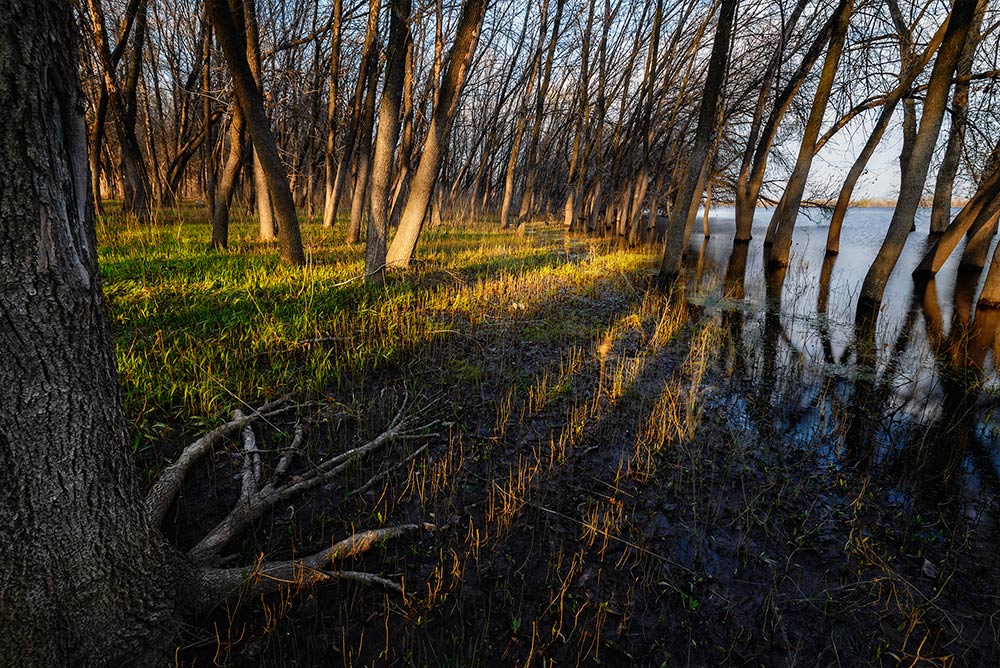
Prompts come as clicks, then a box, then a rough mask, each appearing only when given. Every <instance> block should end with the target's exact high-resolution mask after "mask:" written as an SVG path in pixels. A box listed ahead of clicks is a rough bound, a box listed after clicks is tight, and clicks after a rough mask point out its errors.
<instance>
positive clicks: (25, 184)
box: [0, 0, 179, 666]
mask: <svg viewBox="0 0 1000 668" xmlns="http://www.w3.org/2000/svg"><path fill="white" fill-rule="evenodd" d="M74 30H75V27H74V23H73V12H72V10H71V8H70V7H69V6H68V4H66V3H63V2H61V1H59V0H5V2H4V3H3V5H2V7H0V34H3V35H12V34H15V33H16V34H17V35H18V39H16V40H5V42H4V48H3V49H2V51H0V101H2V102H0V104H2V108H3V112H4V113H2V114H0V146H2V147H3V148H2V151H3V156H4V157H3V162H4V169H3V170H0V230H2V233H0V272H2V275H3V277H4V288H3V299H2V300H0V323H2V324H0V346H2V348H3V350H4V351H5V353H4V355H3V360H2V361H0V479H2V489H3V492H2V495H3V507H4V508H5V509H6V510H5V512H4V519H3V521H2V522H0V562H2V563H3V569H2V571H0V656H3V657H7V659H5V661H6V660H8V659H11V658H12V657H17V664H18V665H19V666H92V665H150V664H155V663H165V662H166V661H167V660H169V655H168V654H165V653H164V650H167V649H169V644H168V643H169V642H170V641H171V640H172V638H173V635H174V632H175V630H176V629H175V627H174V626H173V623H172V621H171V620H172V619H173V613H174V607H175V605H174V600H173V593H172V592H173V591H175V585H176V584H177V580H176V578H177V577H178V575H179V570H177V569H175V568H173V567H172V566H171V563H170V562H171V561H172V557H171V554H172V551H171V550H169V549H168V548H167V546H166V545H164V544H163V543H162V541H161V540H160V539H159V537H158V534H157V532H156V531H155V530H154V529H153V528H152V527H151V526H150V524H149V522H148V520H147V519H146V516H145V513H144V507H143V505H142V502H141V500H140V497H139V492H138V489H137V486H136V480H135V472H134V469H133V465H132V462H131V459H130V454H129V440H128V438H127V432H126V427H125V417H124V415H123V413H122V408H121V400H120V397H119V390H118V376H117V371H116V368H115V360H114V347H113V345H112V342H111V338H110V335H109V332H108V327H107V323H106V320H105V317H104V302H103V297H102V295H101V287H100V278H99V274H98V271H97V252H96V239H95V234H94V221H93V215H92V211H91V205H90V202H89V201H88V188H89V184H88V171H87V144H86V130H85V127H84V121H83V108H84V104H83V99H82V95H81V92H80V86H79V83H78V81H77V79H76V76H77V75H76V72H77V66H76V60H75V54H76V49H75V44H74V42H75V39H74Z"/></svg>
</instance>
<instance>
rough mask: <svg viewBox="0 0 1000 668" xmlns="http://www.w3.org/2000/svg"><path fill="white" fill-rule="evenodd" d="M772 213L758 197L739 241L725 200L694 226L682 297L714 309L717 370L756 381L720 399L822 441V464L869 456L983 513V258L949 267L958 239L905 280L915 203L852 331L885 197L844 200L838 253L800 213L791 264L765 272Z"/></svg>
mask: <svg viewBox="0 0 1000 668" xmlns="http://www.w3.org/2000/svg"><path fill="white" fill-rule="evenodd" d="M770 215H771V210H770V209H758V211H757V215H756V217H755V222H754V229H753V235H754V240H753V241H751V242H750V244H749V245H743V246H738V247H736V250H735V251H734V246H733V241H732V240H733V236H734V233H735V224H734V212H733V210H732V209H731V208H730V209H727V208H715V209H713V210H712V211H711V214H710V228H711V232H712V235H711V237H710V238H709V239H707V240H706V239H705V238H704V237H703V236H702V235H701V232H700V224H699V229H698V230H697V231H696V233H695V234H694V235H693V236H692V239H691V249H690V267H691V269H692V271H693V276H694V280H693V281H691V282H690V283H689V294H690V299H691V300H692V301H693V302H695V303H699V304H701V305H704V306H705V307H707V308H708V309H709V311H710V312H713V313H717V314H719V315H720V316H721V317H722V319H723V321H724V323H725V325H726V331H727V332H729V337H730V340H729V344H730V345H732V346H733V347H734V350H736V351H737V352H734V353H733V354H732V355H731V359H730V361H729V368H728V370H727V372H728V373H729V374H731V375H732V377H733V380H734V382H733V383H732V387H738V386H741V385H743V386H746V387H750V388H752V389H751V390H750V391H749V392H747V391H741V392H732V393H729V394H728V395H727V396H726V398H725V399H723V400H721V401H720V410H723V411H724V412H725V414H726V416H727V417H728V419H729V420H730V422H731V423H734V424H739V425H743V426H745V427H746V429H747V430H748V432H756V433H759V432H760V430H761V429H762V428H763V427H766V428H767V429H768V430H769V431H770V432H771V433H772V435H776V436H777V438H778V440H779V441H780V440H784V441H785V442H788V443H789V444H792V445H795V444H798V445H802V446H808V447H810V448H812V450H813V451H815V450H816V449H817V448H818V449H819V450H820V451H821V454H822V456H823V458H824V460H825V461H827V462H828V463H829V464H831V465H841V464H844V463H849V464H850V465H852V466H854V467H863V468H869V467H873V466H874V467H877V470H878V471H880V472H881V473H882V474H883V475H882V477H883V478H884V480H885V482H886V483H887V484H888V485H890V486H893V487H898V488H899V497H900V499H901V502H904V503H911V502H912V500H913V498H914V497H915V495H916V494H917V493H918V492H919V493H921V494H923V493H925V492H927V491H928V490H932V491H934V492H935V494H933V495H932V496H933V498H934V499H935V500H936V501H938V502H941V501H944V500H945V499H947V500H948V502H949V503H950V504H954V503H955V502H958V505H959V506H961V508H962V510H961V512H962V514H964V515H965V516H966V517H968V518H970V519H973V520H976V521H979V520H983V519H985V517H986V516H989V517H990V518H991V520H992V518H993V517H995V516H996V512H995V511H996V508H995V506H996V499H997V498H998V493H1000V474H998V471H1000V455H998V451H1000V448H998V443H1000V424H998V422H1000V420H998V418H1000V412H998V411H997V403H998V402H997V397H998V395H1000V381H998V374H997V372H996V363H995V358H994V351H995V348H996V332H997V329H998V327H997V324H998V323H997V320H998V319H1000V315H997V314H995V313H992V312H984V313H983V314H976V313H975V308H974V307H975V298H976V296H977V294H978V289H979V287H980V286H981V282H982V280H983V279H984V278H985V271H983V272H974V273H970V272H968V271H964V270H963V271H962V272H959V270H958V263H959V258H960V256H961V252H962V246H959V248H958V249H956V251H955V253H954V254H953V255H952V257H951V258H950V259H949V261H948V262H947V263H946V264H945V265H944V267H943V268H942V269H941V271H940V272H939V273H938V275H937V277H936V279H935V280H933V281H930V282H927V283H925V284H917V283H915V282H914V280H913V279H912V278H911V276H910V273H911V271H912V270H913V268H914V267H915V266H916V265H917V264H918V263H919V261H920V259H921V258H922V256H923V253H924V250H925V248H926V247H927V245H928V242H927V229H928V220H929V210H926V209H925V210H921V211H920V212H919V213H918V217H917V221H916V226H917V230H916V231H915V232H913V233H912V234H911V235H910V238H909V239H908V241H907V243H906V247H905V249H904V251H903V254H902V256H901V258H900V260H899V264H898V265H897V267H896V271H895V272H894V274H893V276H892V278H891V280H890V282H889V284H888V286H887V289H886V291H885V296H884V300H883V306H882V310H881V311H880V313H879V317H878V322H877V326H876V328H875V329H874V331H865V332H859V331H857V330H856V328H855V325H854V321H855V318H854V311H855V308H856V305H857V298H858V294H859V292H860V286H861V283H862V281H863V280H864V277H865V273H866V272H867V270H868V267H869V265H870V263H871V261H872V260H873V259H874V257H875V255H876V254H877V252H878V249H879V247H880V245H881V243H882V239H883V237H884V234H885V230H886V229H887V227H888V224H889V221H890V218H891V216H892V209H882V208H871V209H852V210H850V211H849V212H848V214H847V217H846V219H845V221H844V227H843V232H842V236H841V250H840V254H839V255H838V256H836V257H834V258H825V244H826V235H827V231H828V229H829V225H828V217H827V215H826V214H822V213H812V214H810V215H809V216H804V217H803V218H802V219H801V220H800V221H799V223H798V225H797V226H796V231H795V237H794V245H793V249H792V260H791V263H790V266H789V267H788V269H787V271H786V272H785V273H784V275H783V276H782V275H771V276H769V277H768V276H765V271H764V268H763V248H762V242H763V238H764V234H765V231H766V228H767V224H768V222H769V220H770ZM699 223H700V218H699ZM744 255H745V257H744ZM991 256H992V252H991Z"/></svg>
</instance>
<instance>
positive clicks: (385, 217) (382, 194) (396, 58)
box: [365, 0, 410, 283]
mask: <svg viewBox="0 0 1000 668" xmlns="http://www.w3.org/2000/svg"><path fill="white" fill-rule="evenodd" d="M409 20H410V0H393V2H392V18H391V20H390V24H389V53H388V56H387V59H388V63H387V65H386V71H385V85H384V86H383V90H382V104H381V107H380V109H379V115H378V137H377V139H376V142H375V155H374V165H373V169H372V183H371V210H370V212H369V215H368V235H367V238H366V241H365V278H366V279H367V280H368V281H369V282H372V283H384V282H385V254H386V238H387V235H388V233H389V186H390V185H391V184H392V162H393V160H392V158H393V152H394V150H395V148H396V139H397V138H398V136H399V109H400V106H401V105H402V98H403V79H404V77H405V74H406V54H407V51H408V49H409V47H410V26H409Z"/></svg>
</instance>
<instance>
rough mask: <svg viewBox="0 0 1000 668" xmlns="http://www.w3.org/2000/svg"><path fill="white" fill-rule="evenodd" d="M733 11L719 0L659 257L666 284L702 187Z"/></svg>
mask: <svg viewBox="0 0 1000 668" xmlns="http://www.w3.org/2000/svg"><path fill="white" fill-rule="evenodd" d="M735 14H736V0H723V2H722V7H721V8H720V10H719V23H718V25H717V26H716V29H715V39H714V41H713V42H712V60H711V61H710V62H709V65H708V74H707V76H706V79H705V90H704V93H703V95H702V98H701V105H700V107H699V111H698V128H697V130H695V140H694V147H693V148H692V149H691V153H690V155H689V158H688V163H687V166H686V167H685V169H684V176H683V178H682V180H681V190H680V191H678V194H677V200H676V202H675V203H674V207H673V211H672V212H671V215H670V225H669V227H668V228H667V243H666V246H665V247H664V249H663V260H662V262H661V263H660V278H659V280H660V284H661V285H669V284H670V283H672V282H673V281H674V280H675V279H676V278H677V275H678V273H680V268H681V257H682V255H683V253H684V245H683V244H684V237H685V236H686V230H688V229H690V227H691V225H692V224H693V223H694V219H695V217H696V216H697V214H698V203H699V202H700V201H701V192H702V188H703V187H704V183H705V179H704V172H705V166H706V165H707V163H708V159H709V151H710V150H711V148H712V139H713V135H714V132H715V123H716V119H717V116H718V112H717V111H716V109H717V106H718V103H719V98H720V97H721V96H722V88H723V84H724V82H725V78H726V63H727V62H728V60H729V44H730V35H731V33H732V29H733V17H734V16H735Z"/></svg>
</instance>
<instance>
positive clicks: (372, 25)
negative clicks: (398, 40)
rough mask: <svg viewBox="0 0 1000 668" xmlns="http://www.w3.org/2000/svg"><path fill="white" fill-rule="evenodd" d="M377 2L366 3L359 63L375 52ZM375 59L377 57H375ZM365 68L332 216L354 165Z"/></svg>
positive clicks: (336, 183)
mask: <svg viewBox="0 0 1000 668" xmlns="http://www.w3.org/2000/svg"><path fill="white" fill-rule="evenodd" d="M378 10H379V0H369V3H368V25H367V27H366V28H365V43H364V46H363V47H362V50H361V62H362V63H368V62H369V60H370V59H371V53H372V51H376V50H377V47H376V45H375V39H376V35H377V34H378V13H379V11H378ZM376 58H377V55H376ZM366 69H367V68H366V67H362V68H361V71H359V72H358V80H357V83H356V84H355V86H354V102H353V103H352V105H351V124H350V126H349V128H348V130H347V137H346V141H345V143H344V153H343V154H342V155H341V156H340V161H339V162H338V164H337V174H336V176H335V177H334V183H333V199H332V201H331V204H330V207H331V208H332V209H333V216H334V217H336V215H337V214H336V212H337V210H338V209H339V208H340V197H341V194H342V193H343V192H344V184H345V183H346V181H347V179H348V176H349V174H350V172H351V165H352V164H353V163H354V148H355V146H357V141H358V133H359V131H360V126H361V122H362V116H363V114H364V101H365V97H364V96H365V90H366V89H365V84H366V83H367V81H368V77H367V76H365V74H366Z"/></svg>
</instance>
